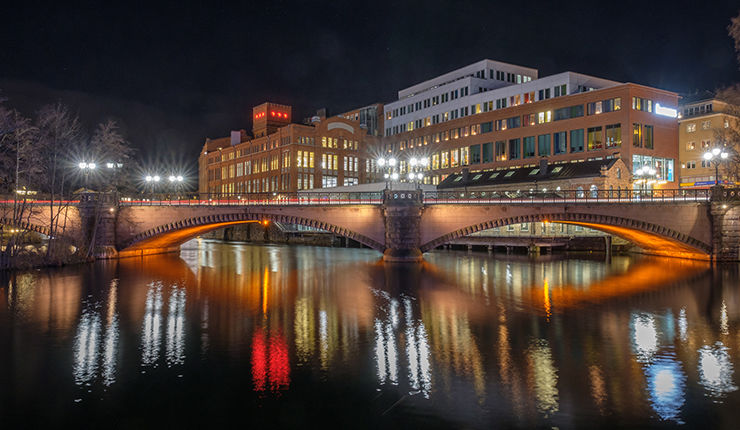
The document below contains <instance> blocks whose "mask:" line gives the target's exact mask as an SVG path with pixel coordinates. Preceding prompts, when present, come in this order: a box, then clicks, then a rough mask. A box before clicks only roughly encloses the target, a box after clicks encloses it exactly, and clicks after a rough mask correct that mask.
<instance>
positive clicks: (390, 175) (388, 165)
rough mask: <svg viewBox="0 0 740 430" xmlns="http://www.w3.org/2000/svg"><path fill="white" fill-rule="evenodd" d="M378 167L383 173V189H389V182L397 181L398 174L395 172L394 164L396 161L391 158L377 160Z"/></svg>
mask: <svg viewBox="0 0 740 430" xmlns="http://www.w3.org/2000/svg"><path fill="white" fill-rule="evenodd" d="M377 163H378V166H379V167H380V168H381V169H382V170H384V171H385V173H383V178H384V179H385V188H386V189H391V188H392V187H390V184H391V181H397V180H398V172H396V164H397V163H398V160H396V159H395V158H393V157H390V158H383V157H381V158H378V160H377Z"/></svg>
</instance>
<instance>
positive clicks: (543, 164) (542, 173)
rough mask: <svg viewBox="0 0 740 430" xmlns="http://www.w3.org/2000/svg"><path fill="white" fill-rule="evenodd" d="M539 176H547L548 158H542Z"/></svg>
mask: <svg viewBox="0 0 740 430" xmlns="http://www.w3.org/2000/svg"><path fill="white" fill-rule="evenodd" d="M537 176H538V177H540V178H544V177H546V176H547V158H540V172H539V173H538V174H537Z"/></svg>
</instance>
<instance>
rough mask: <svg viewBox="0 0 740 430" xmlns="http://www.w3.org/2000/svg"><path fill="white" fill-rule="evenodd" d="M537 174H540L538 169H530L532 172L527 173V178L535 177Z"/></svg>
mask: <svg viewBox="0 0 740 430" xmlns="http://www.w3.org/2000/svg"><path fill="white" fill-rule="evenodd" d="M538 173H540V169H532V171H531V172H529V176H532V175H536V174H538Z"/></svg>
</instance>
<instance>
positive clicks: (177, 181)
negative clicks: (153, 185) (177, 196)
mask: <svg viewBox="0 0 740 430" xmlns="http://www.w3.org/2000/svg"><path fill="white" fill-rule="evenodd" d="M167 179H169V181H170V185H171V186H172V187H173V188H174V189H175V192H177V191H179V189H180V185H181V184H182V181H183V177H182V175H177V176H175V175H170V177H169V178H167Z"/></svg>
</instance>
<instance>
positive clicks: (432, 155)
mask: <svg viewBox="0 0 740 430" xmlns="http://www.w3.org/2000/svg"><path fill="white" fill-rule="evenodd" d="M677 105H678V95H677V94H675V93H672V92H669V91H664V90H660V89H656V88H651V87H646V86H643V85H637V84H632V83H619V82H614V81H609V80H606V79H600V78H596V77H592V76H587V75H583V74H579V73H573V72H564V73H559V74H556V75H552V76H547V77H543V78H540V77H538V73H537V71H536V70H534V69H531V68H527V67H521V66H515V65H510V64H505V63H500V62H496V61H490V60H483V61H479V62H477V63H474V64H471V65H468V66H465V67H463V68H460V69H457V70H455V71H453V72H450V73H447V74H444V75H442V76H439V77H436V78H433V79H430V80H428V81H425V82H422V83H419V84H416V85H413V86H411V87H409V88H406V89H403V90H401V91H399V92H398V100H396V101H394V102H391V103H387V104H385V106H384V116H383V118H384V127H385V139H384V142H383V144H384V148H383V149H384V152H385V153H386V154H388V155H393V156H395V157H396V158H398V159H399V160H400V169H401V173H403V172H404V170H406V169H408V168H409V167H408V164H407V162H406V160H410V159H411V158H412V157H413V158H417V159H418V158H427V159H428V160H429V163H428V167H427V169H428V170H429V172H428V173H427V175H426V177H425V181H428V182H430V183H433V184H437V183H439V182H440V181H441V180H443V179H444V178H445V177H446V176H447V175H449V174H452V173H456V172H460V171H462V170H463V169H464V168H467V169H469V170H470V171H471V172H475V171H483V170H495V169H508V168H512V167H517V166H533V167H534V166H537V165H539V160H540V159H541V158H547V160H548V163H550V164H553V163H566V162H579V161H588V160H599V159H608V158H621V159H622V160H623V161H624V163H625V164H626V166H627V167H628V169H630V170H631V172H630V173H632V172H634V171H636V170H637V169H639V168H640V167H642V166H650V167H653V168H654V169H655V171H656V174H655V175H654V176H655V177H654V178H651V181H650V182H651V184H654V185H655V186H662V187H666V188H667V187H677V182H676V179H677V178H676V176H675V174H674V169H675V163H676V160H677V159H678V148H677V145H676V142H677V140H678V126H677V122H676V116H677V109H676V108H677Z"/></svg>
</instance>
